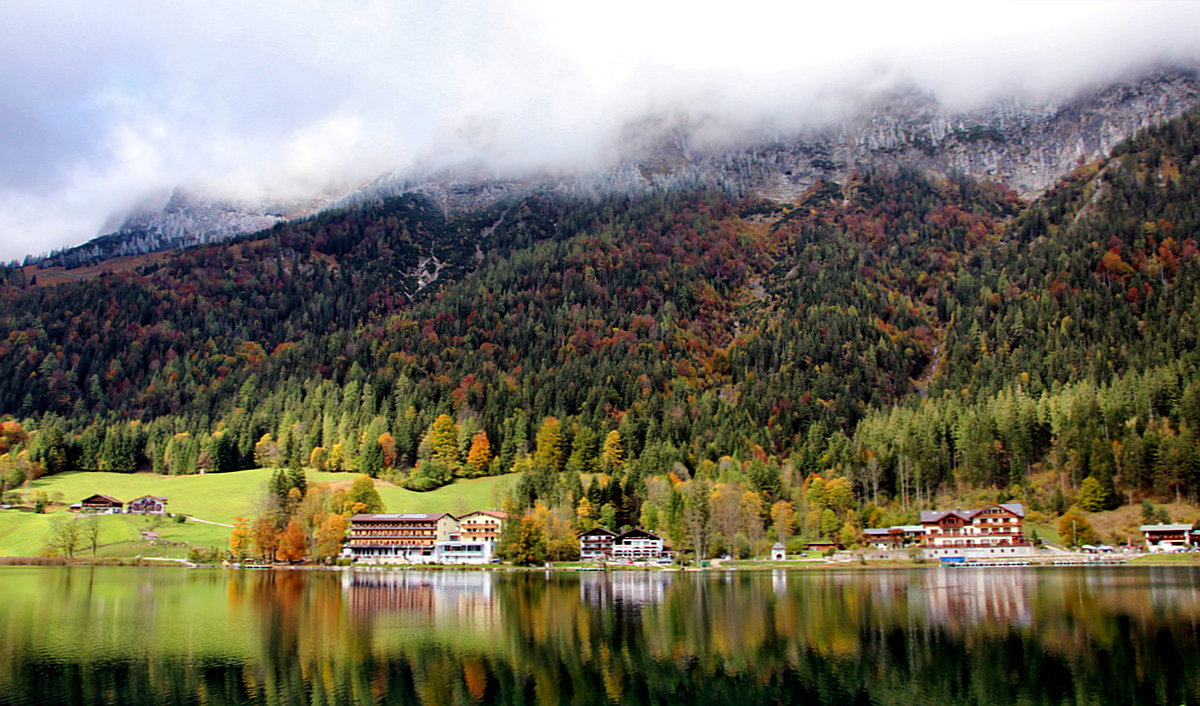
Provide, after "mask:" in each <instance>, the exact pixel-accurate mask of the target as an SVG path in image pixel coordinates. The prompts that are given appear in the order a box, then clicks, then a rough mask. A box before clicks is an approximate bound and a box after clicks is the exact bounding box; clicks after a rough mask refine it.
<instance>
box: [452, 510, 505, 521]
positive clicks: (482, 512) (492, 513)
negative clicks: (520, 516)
mask: <svg viewBox="0 0 1200 706" xmlns="http://www.w3.org/2000/svg"><path fill="white" fill-rule="evenodd" d="M471 515H487V516H488V517H494V518H496V519H497V520H507V519H508V513H506V512H499V511H497V510H476V511H474V512H468V513H467V514H465V515H459V516H458V517H459V519H461V518H463V517H470V516H471Z"/></svg>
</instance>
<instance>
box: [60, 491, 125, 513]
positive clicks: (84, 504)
mask: <svg viewBox="0 0 1200 706" xmlns="http://www.w3.org/2000/svg"><path fill="white" fill-rule="evenodd" d="M124 507H125V503H123V502H121V501H120V500H117V499H116V498H114V497H111V496H108V495H101V494H100V493H96V494H95V495H89V496H87V497H86V498H84V499H83V500H80V501H79V502H78V503H77V504H75V505H72V506H71V507H70V508H69V509H70V511H71V512H90V513H96V514H101V515H107V514H112V513H119V512H121V510H122V509H123V508H124Z"/></svg>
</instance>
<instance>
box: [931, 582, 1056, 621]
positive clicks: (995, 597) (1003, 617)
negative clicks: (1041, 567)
mask: <svg viewBox="0 0 1200 706" xmlns="http://www.w3.org/2000/svg"><path fill="white" fill-rule="evenodd" d="M1034 581H1036V576H1035V575H1034V574H1033V572H1030V571H1027V570H1021V569H1012V570H1009V569H933V570H930V571H928V572H926V580H925V581H922V582H918V583H915V584H913V585H912V587H911V589H910V593H909V601H910V604H912V603H919V604H923V605H924V607H925V609H926V617H927V619H928V620H929V622H931V623H943V624H947V625H952V624H956V623H972V624H974V623H1004V624H1006V625H1009V626H1018V625H1029V624H1030V623H1031V622H1032V619H1033V611H1032V609H1031V606H1030V594H1031V586H1030V584H1031V583H1032V582H1034Z"/></svg>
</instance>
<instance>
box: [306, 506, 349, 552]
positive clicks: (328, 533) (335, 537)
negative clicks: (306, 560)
mask: <svg viewBox="0 0 1200 706" xmlns="http://www.w3.org/2000/svg"><path fill="white" fill-rule="evenodd" d="M347 527H349V522H348V521H347V519H346V516H345V515H340V514H338V513H336V512H335V513H333V514H331V515H327V516H326V517H325V520H324V521H323V522H322V523H321V526H320V527H319V528H317V537H316V543H315V547H314V549H313V560H314V561H324V560H326V559H332V558H333V557H335V556H337V555H338V553H340V552H341V550H342V540H343V539H344V538H345V536H346V528H347Z"/></svg>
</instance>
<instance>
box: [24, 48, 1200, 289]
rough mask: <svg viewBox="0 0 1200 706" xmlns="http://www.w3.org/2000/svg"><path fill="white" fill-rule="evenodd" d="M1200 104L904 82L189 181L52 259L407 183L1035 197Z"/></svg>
mask: <svg viewBox="0 0 1200 706" xmlns="http://www.w3.org/2000/svg"><path fill="white" fill-rule="evenodd" d="M1198 101H1200V78H1198V77H1197V73H1196V71H1195V70H1193V69H1160V70H1156V71H1154V72H1151V73H1149V74H1146V75H1143V76H1142V77H1141V78H1139V79H1137V80H1132V81H1127V82H1121V83H1114V84H1111V85H1107V86H1103V87H1098V88H1093V89H1091V90H1088V91H1085V92H1082V93H1080V94H1078V95H1075V96H1072V97H1069V98H1064V99H1062V100H1059V101H1054V102H1046V103H1038V104H1034V103H1029V102H1023V101H1021V100H1016V99H1010V100H1006V101H1002V102H998V103H995V104H993V105H991V106H989V107H986V108H983V109H979V110H975V111H971V112H956V111H953V110H951V109H949V108H947V107H945V106H943V105H942V104H940V103H939V102H938V101H937V100H936V99H935V98H934V97H933V96H931V95H929V94H926V93H922V92H920V91H917V90H897V91H892V92H889V93H887V94H883V95H877V96H873V97H867V98H864V99H862V101H861V102H860V103H859V105H858V107H857V108H855V109H853V110H850V111H847V112H846V113H845V117H844V118H843V119H842V120H840V121H838V122H837V123H836V124H829V125H825V126H823V127H812V128H805V129H802V130H798V131H796V132H793V133H790V134H784V135H775V136H773V137H770V138H762V137H758V138H752V139H745V140H743V141H742V143H741V145H740V146H737V147H732V148H731V147H728V146H725V147H713V146H712V145H713V144H715V143H713V142H712V141H711V140H707V139H705V136H704V130H701V129H700V126H697V125H696V124H691V123H689V122H688V121H687V120H669V119H663V118H647V119H645V120H642V121H639V122H638V123H636V124H633V125H630V126H629V127H627V128H626V130H625V131H624V132H623V134H622V135H621V137H620V143H621V144H620V145H619V152H620V153H621V154H622V155H623V157H622V160H621V162H620V164H619V165H617V166H615V167H613V168H612V169H609V170H606V171H602V172H592V173H587V174H577V175H569V176H562V175H558V176H554V177H545V176H543V177H528V178H521V179H515V178H510V177H498V176H496V175H494V174H490V173H489V172H488V171H487V170H486V169H481V168H472V169H458V170H449V171H444V172H438V173H424V174H414V173H403V174H390V175H385V176H382V177H380V178H379V179H377V180H375V181H374V182H373V183H371V184H369V185H368V186H366V187H364V188H363V189H360V190H358V191H356V192H354V193H351V194H350V195H348V196H345V197H343V198H341V199H338V200H333V199H331V198H312V199H309V200H306V201H302V202H292V203H285V204H270V205H266V204H255V203H246V202H242V203H234V202H227V201H217V200H211V199H206V198H204V197H202V196H198V195H191V194H188V193H186V192H184V191H182V190H180V189H177V190H176V192H175V193H174V194H173V195H172V196H171V198H170V199H168V200H167V201H166V202H165V204H162V205H155V206H153V207H149V208H142V209H139V210H137V211H136V212H135V213H132V214H130V215H128V216H126V217H125V218H124V219H123V222H122V223H121V225H120V227H119V228H117V229H116V231H115V232H113V233H110V234H108V235H104V236H101V237H99V238H96V239H94V240H92V241H90V242H88V243H86V244H84V245H81V246H79V247H77V248H72V249H69V250H66V251H64V252H61V253H57V254H55V255H53V256H51V257H50V258H47V259H46V260H45V261H44V262H45V264H46V265H66V266H68V267H70V266H77V265H81V264H88V263H93V262H96V261H99V260H103V259H106V258H109V257H116V256H119V255H130V254H139V253H145V252H153V251H157V250H167V249H173V248H179V247H186V246H189V245H195V244H199V243H207V242H215V241H220V240H225V239H227V238H231V237H234V236H238V235H243V234H246V233H252V232H255V231H258V230H261V229H263V228H268V227H270V226H272V225H273V224H275V223H277V222H279V221H280V220H284V219H287V218H298V217H303V216H307V215H311V214H313V213H316V212H318V211H320V210H323V209H325V208H329V207H348V206H356V205H360V204H363V203H371V202H379V201H381V200H383V199H386V198H388V197H391V196H396V195H399V194H404V193H416V194H420V195H422V196H424V197H425V198H428V199H429V200H430V201H431V202H432V203H434V204H436V205H437V206H438V207H439V208H440V209H441V210H442V211H443V212H446V213H449V212H461V211H471V210H477V209H479V208H482V207H487V206H490V205H492V204H495V203H497V202H499V201H501V200H503V199H505V198H508V197H511V196H513V195H517V194H520V193H524V192H528V191H530V190H535V189H536V190H539V191H549V192H555V193H560V194H563V195H568V196H584V197H586V196H590V195H591V196H594V195H598V194H610V193H628V194H636V193H639V192H643V191H646V190H648V189H651V188H691V187H699V186H707V187H720V188H727V189H731V190H734V191H738V192H743V193H753V194H756V195H759V196H762V197H766V198H772V199H779V200H792V199H795V198H796V197H797V196H799V195H800V194H801V193H803V192H804V191H805V190H807V189H808V188H810V187H811V186H813V185H814V184H815V183H817V182H818V181H819V180H841V179H844V178H845V177H847V176H848V175H849V174H851V173H852V172H854V171H856V170H859V169H863V168H872V167H890V166H897V165H908V166H912V167H915V168H920V169H930V170H936V171H941V172H946V173H950V172H961V173H966V174H970V175H972V176H975V177H979V178H984V179H994V180H996V181H999V182H1001V183H1003V184H1005V185H1006V186H1008V187H1010V188H1012V189H1013V190H1015V191H1016V192H1017V193H1019V194H1021V195H1022V196H1024V197H1034V196H1036V195H1037V194H1039V193H1040V192H1041V191H1043V190H1045V189H1047V188H1049V187H1050V186H1051V185H1052V184H1053V183H1054V182H1055V181H1056V180H1057V179H1058V178H1060V177H1062V176H1063V175H1065V174H1067V173H1068V172H1070V171H1071V170H1072V169H1074V168H1075V167H1076V166H1077V165H1079V164H1081V163H1084V162H1088V161H1091V160H1093V159H1096V158H1097V157H1100V156H1102V155H1104V154H1106V153H1107V152H1108V151H1109V150H1110V149H1111V148H1112V147H1113V146H1114V145H1116V144H1117V143H1118V142H1120V141H1121V140H1124V139H1125V138H1127V137H1129V136H1130V135H1132V134H1133V133H1135V132H1136V131H1137V130H1139V129H1141V128H1144V127H1147V126H1150V125H1154V124H1157V123H1160V122H1162V121H1163V120H1166V119H1168V118H1171V117H1173V116H1175V115H1178V114H1179V113H1181V112H1183V111H1184V110H1186V109H1188V108H1190V107H1192V106H1194V105H1196V103H1197V102H1198ZM725 144H726V145H728V144H729V143H725Z"/></svg>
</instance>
